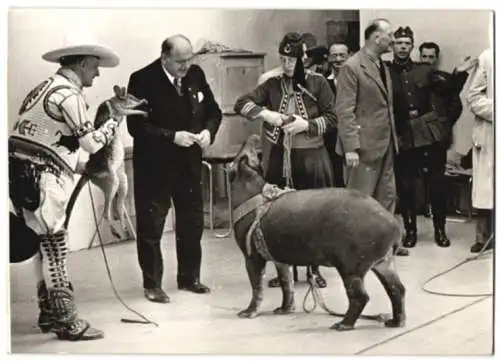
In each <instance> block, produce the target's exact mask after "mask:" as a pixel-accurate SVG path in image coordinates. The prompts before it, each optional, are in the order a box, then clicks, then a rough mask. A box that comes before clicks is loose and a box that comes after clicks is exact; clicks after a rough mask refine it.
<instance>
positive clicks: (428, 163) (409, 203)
mask: <svg viewBox="0 0 500 363" xmlns="http://www.w3.org/2000/svg"><path fill="white" fill-rule="evenodd" d="M394 38H395V40H394V45H393V53H394V61H393V62H391V63H389V64H388V66H389V69H390V74H391V79H392V82H393V89H394V97H393V106H394V118H395V123H396V133H397V137H398V143H399V149H400V153H399V155H398V156H397V157H396V163H395V171H396V184H397V192H398V196H399V202H400V205H399V207H400V210H401V214H402V216H403V220H404V226H405V229H406V234H405V236H404V238H403V245H404V246H405V247H413V246H415V244H416V243H417V225H416V214H417V213H416V200H415V181H416V179H417V178H418V177H419V176H423V177H424V178H426V179H427V181H428V185H429V190H430V200H431V205H432V219H433V225H434V239H435V242H436V243H437V244H438V245H439V246H441V247H448V246H449V245H450V240H449V238H448V237H447V235H446V232H445V223H446V189H447V188H446V179H445V175H444V174H445V166H446V151H447V149H448V148H449V146H450V143H451V138H452V127H453V125H454V123H455V122H456V120H457V119H458V117H459V116H460V114H461V112H462V105H461V102H460V99H459V95H458V92H459V91H458V92H457V89H458V88H461V87H458V86H457V76H456V75H455V74H453V75H451V74H448V73H446V72H443V71H437V70H435V69H434V68H433V67H432V66H431V65H429V64H426V63H417V62H413V61H412V59H411V58H410V54H411V51H412V49H413V45H414V37H413V31H412V30H411V29H410V28H409V27H405V28H403V27H399V28H398V29H397V30H396V31H395V32H394ZM459 76H460V78H461V79H462V78H463V77H462V75H459Z"/></svg>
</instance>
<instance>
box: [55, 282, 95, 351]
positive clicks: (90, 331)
mask: <svg viewBox="0 0 500 363" xmlns="http://www.w3.org/2000/svg"><path fill="white" fill-rule="evenodd" d="M49 301H50V305H51V309H52V320H53V327H52V332H54V333H56V335H57V337H58V338H59V339H60V340H69V341H78V340H96V339H102V338H104V333H103V332H102V331H101V330H98V329H95V328H92V327H91V326H90V324H89V323H88V322H87V321H86V320H83V319H81V318H79V317H78V314H77V312H76V306H75V302H74V296H73V292H72V291H71V290H70V289H67V288H53V289H50V290H49Z"/></svg>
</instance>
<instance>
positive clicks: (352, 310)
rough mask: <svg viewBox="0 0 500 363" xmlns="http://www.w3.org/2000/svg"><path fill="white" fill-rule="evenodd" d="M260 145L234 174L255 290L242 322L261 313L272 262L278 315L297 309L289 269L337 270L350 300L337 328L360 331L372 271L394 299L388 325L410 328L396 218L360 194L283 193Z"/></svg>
mask: <svg viewBox="0 0 500 363" xmlns="http://www.w3.org/2000/svg"><path fill="white" fill-rule="evenodd" d="M259 144H260V137H259V136H257V135H252V136H250V137H249V139H248V140H247V141H246V143H245V144H244V145H243V147H242V148H241V150H240V152H239V153H238V155H237V156H236V158H235V159H234V161H233V162H232V164H231V165H230V166H229V168H228V173H229V179H230V182H231V198H232V199H231V200H232V205H233V226H234V233H235V239H236V242H237V244H238V246H239V248H240V249H241V251H242V253H243V255H244V257H245V265H246V269H247V273H248V276H249V279H250V283H251V286H252V299H251V301H250V304H249V305H248V307H247V308H246V309H244V310H242V311H240V312H239V313H238V316H240V317H242V318H253V317H256V316H257V315H258V313H259V307H260V304H261V302H262V299H263V286H262V280H263V275H264V271H265V265H266V263H267V262H268V261H271V262H273V263H274V264H275V265H276V268H277V270H278V278H279V280H280V285H281V289H282V293H283V301H282V304H281V306H280V307H278V308H277V309H276V310H274V312H275V313H276V314H289V313H291V312H293V311H294V310H295V300H294V285H293V281H292V278H291V271H290V270H291V269H290V266H293V265H295V266H310V265H316V266H327V267H335V268H336V269H337V270H338V272H339V275H340V277H341V278H342V280H343V282H344V286H345V289H346V292H347V297H348V300H349V306H348V310H347V312H346V314H345V315H344V318H343V320H342V321H340V322H338V323H336V324H334V325H333V326H332V329H336V330H338V331H343V330H350V329H354V325H355V323H356V321H357V320H358V319H359V318H360V316H361V312H362V310H363V308H364V307H365V305H366V304H367V302H368V300H369V296H368V293H367V292H366V289H365V284H364V279H365V276H366V274H367V273H368V272H369V271H373V272H374V273H375V275H376V276H377V278H378V279H379V280H380V282H381V283H382V285H383V287H384V289H385V291H386V292H387V294H388V295H389V298H390V300H391V304H392V318H388V319H386V320H385V326H387V327H402V326H404V324H405V318H406V316H405V305H404V298H405V287H404V285H403V284H402V282H401V280H400V279H399V276H398V274H397V272H396V271H395V269H394V267H393V258H394V256H393V249H394V247H395V246H397V245H399V243H400V240H401V229H400V227H399V224H398V221H397V220H396V218H395V217H394V216H393V215H392V214H391V213H390V212H388V211H387V210H386V209H384V208H383V207H382V206H381V205H380V204H379V203H378V202H377V201H376V200H375V199H373V198H372V197H370V196H367V195H365V194H362V193H361V192H359V191H356V190H350V189H346V188H323V189H309V190H293V189H292V190H282V189H279V188H277V187H276V186H272V185H270V184H267V183H266V182H265V180H264V178H263V177H262V168H261V164H260V159H259V156H258V154H257V150H258V145H259ZM257 222H258V223H257ZM249 231H254V233H251V234H249V233H248V232H249Z"/></svg>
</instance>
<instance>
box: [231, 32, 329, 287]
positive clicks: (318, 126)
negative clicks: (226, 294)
mask: <svg viewBox="0 0 500 363" xmlns="http://www.w3.org/2000/svg"><path fill="white" fill-rule="evenodd" d="M304 51H305V46H304V41H303V38H302V37H301V36H300V35H299V34H298V33H288V34H286V35H285V37H284V38H283V40H282V41H281V43H280V46H279V53H280V59H281V63H282V68H283V73H281V74H280V75H278V76H274V77H271V78H269V79H268V80H266V81H265V82H264V83H263V84H260V85H259V86H257V88H256V89H254V90H253V91H251V92H249V93H248V94H245V95H243V96H241V97H239V98H238V100H237V101H236V103H235V106H234V109H235V111H236V112H237V113H238V114H241V115H242V116H244V117H246V118H247V119H249V120H256V119H263V120H264V123H263V129H264V138H263V140H262V165H263V169H264V177H265V179H266V181H267V182H268V183H272V184H276V185H278V186H281V187H283V186H285V185H286V184H289V183H287V181H288V182H290V181H292V182H293V183H292V185H291V186H292V187H294V188H296V189H310V188H323V187H331V186H333V171H332V166H331V163H330V160H329V157H328V152H327V151H326V148H325V143H324V141H323V134H324V133H325V132H326V131H329V130H331V129H332V128H333V127H334V124H335V115H334V96H333V93H332V91H331V89H330V86H329V85H328V82H327V81H326V78H325V77H324V76H322V75H321V74H319V73H315V72H312V71H310V70H305V68H304V64H303V56H304ZM285 148H290V149H291V153H290V160H288V159H287V158H286V155H287V153H285V152H284V150H285ZM313 272H315V273H316V274H317V275H318V278H317V283H318V285H319V286H320V287H325V286H326V281H325V279H324V278H323V277H322V276H321V275H320V274H319V269H318V268H317V267H315V266H313ZM269 285H270V286H272V287H275V286H279V282H278V280H277V279H272V280H271V281H269Z"/></svg>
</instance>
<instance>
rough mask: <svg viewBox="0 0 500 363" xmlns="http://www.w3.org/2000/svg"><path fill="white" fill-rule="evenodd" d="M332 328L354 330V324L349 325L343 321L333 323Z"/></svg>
mask: <svg viewBox="0 0 500 363" xmlns="http://www.w3.org/2000/svg"><path fill="white" fill-rule="evenodd" d="M330 329H334V330H336V331H347V330H353V329H354V325H348V324H345V323H343V322H339V323H335V324H333V325H332V326H331V327H330Z"/></svg>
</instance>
